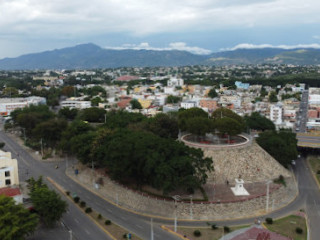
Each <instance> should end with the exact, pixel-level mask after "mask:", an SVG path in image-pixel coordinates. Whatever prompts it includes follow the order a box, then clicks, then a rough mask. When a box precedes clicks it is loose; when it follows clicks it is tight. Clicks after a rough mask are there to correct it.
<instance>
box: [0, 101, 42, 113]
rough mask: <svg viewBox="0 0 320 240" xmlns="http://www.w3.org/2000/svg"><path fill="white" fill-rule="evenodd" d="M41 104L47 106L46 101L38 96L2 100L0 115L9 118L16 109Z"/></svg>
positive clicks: (0, 102)
mask: <svg viewBox="0 0 320 240" xmlns="http://www.w3.org/2000/svg"><path fill="white" fill-rule="evenodd" d="M40 104H46V99H45V98H43V97H36V96H31V97H26V98H0V115H1V116H8V115H10V114H11V112H12V111H14V110H16V109H19V108H25V107H28V106H31V105H40Z"/></svg>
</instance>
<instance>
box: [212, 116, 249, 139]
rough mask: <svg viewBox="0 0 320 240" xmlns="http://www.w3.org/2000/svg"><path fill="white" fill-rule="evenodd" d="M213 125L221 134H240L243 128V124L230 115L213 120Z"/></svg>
mask: <svg viewBox="0 0 320 240" xmlns="http://www.w3.org/2000/svg"><path fill="white" fill-rule="evenodd" d="M215 126H216V128H217V129H218V131H219V132H220V134H221V135H224V134H228V135H230V136H235V135H237V134H240V133H241V132H242V130H243V126H242V125H241V124H240V123H239V122H238V121H237V120H235V119H233V118H230V117H223V118H220V119H217V120H216V121H215Z"/></svg>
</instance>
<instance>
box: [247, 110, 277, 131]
mask: <svg viewBox="0 0 320 240" xmlns="http://www.w3.org/2000/svg"><path fill="white" fill-rule="evenodd" d="M245 122H246V124H247V126H248V127H249V128H250V129H255V130H259V131H265V130H275V129H276V128H275V125H274V123H273V122H272V121H271V120H270V119H268V118H266V117H265V116H262V115H261V114H260V113H258V112H253V113H252V114H251V115H250V116H246V117H245Z"/></svg>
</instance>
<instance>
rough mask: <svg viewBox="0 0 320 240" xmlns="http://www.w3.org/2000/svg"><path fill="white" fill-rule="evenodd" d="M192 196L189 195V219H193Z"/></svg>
mask: <svg viewBox="0 0 320 240" xmlns="http://www.w3.org/2000/svg"><path fill="white" fill-rule="evenodd" d="M192 197H193V196H192V195H190V218H191V220H192V219H193V212H192Z"/></svg>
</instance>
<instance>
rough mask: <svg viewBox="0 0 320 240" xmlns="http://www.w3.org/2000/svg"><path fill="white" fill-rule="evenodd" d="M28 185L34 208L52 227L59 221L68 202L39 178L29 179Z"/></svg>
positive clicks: (45, 222)
mask: <svg viewBox="0 0 320 240" xmlns="http://www.w3.org/2000/svg"><path fill="white" fill-rule="evenodd" d="M28 187H29V189H30V197H31V201H32V204H33V206H34V209H35V210H36V212H37V214H38V215H39V216H40V218H41V220H42V221H43V222H44V224H45V225H47V226H49V227H51V226H53V225H54V224H55V223H56V221H58V220H59V219H60V218H61V217H62V214H63V213H65V212H66V210H67V203H66V202H65V201H63V200H62V199H61V198H60V196H59V195H58V194H57V193H56V192H55V191H52V190H50V189H49V188H48V186H47V185H46V184H44V183H43V182H42V178H41V177H40V178H39V179H38V180H35V179H33V178H31V179H29V181H28Z"/></svg>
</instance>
